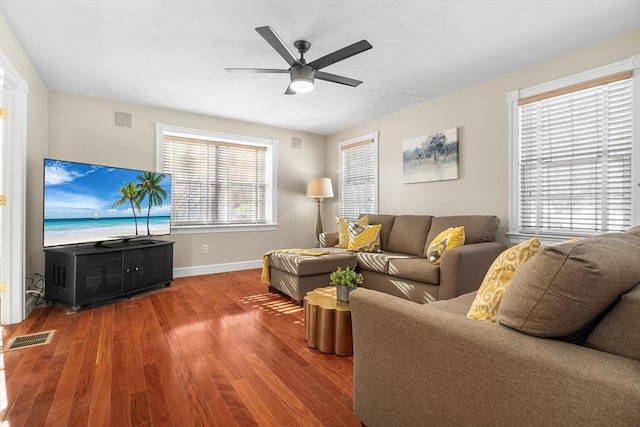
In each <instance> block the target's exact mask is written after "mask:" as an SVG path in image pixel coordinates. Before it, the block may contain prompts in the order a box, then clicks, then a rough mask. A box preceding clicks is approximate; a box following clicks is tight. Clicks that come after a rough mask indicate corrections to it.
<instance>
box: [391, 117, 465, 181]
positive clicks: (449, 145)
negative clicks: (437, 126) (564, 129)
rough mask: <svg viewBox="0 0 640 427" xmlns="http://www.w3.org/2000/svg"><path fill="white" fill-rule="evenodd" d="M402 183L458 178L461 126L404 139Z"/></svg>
mask: <svg viewBox="0 0 640 427" xmlns="http://www.w3.org/2000/svg"><path fill="white" fill-rule="evenodd" d="M402 172H403V182H404V183H405V184H411V183H414V182H429V181H444V180H449V179H458V128H451V129H447V130H443V131H440V132H435V133H432V134H430V135H425V136H419V137H416V138H411V139H406V140H404V141H402Z"/></svg>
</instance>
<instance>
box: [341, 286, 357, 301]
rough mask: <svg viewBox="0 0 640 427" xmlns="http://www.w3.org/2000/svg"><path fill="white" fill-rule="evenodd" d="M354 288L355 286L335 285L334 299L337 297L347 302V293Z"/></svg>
mask: <svg viewBox="0 0 640 427" xmlns="http://www.w3.org/2000/svg"><path fill="white" fill-rule="evenodd" d="M355 288H356V287H355V286H353V287H348V286H342V285H336V299H338V300H340V301H346V302H349V294H350V293H351V292H352V291H353V290H354V289H355Z"/></svg>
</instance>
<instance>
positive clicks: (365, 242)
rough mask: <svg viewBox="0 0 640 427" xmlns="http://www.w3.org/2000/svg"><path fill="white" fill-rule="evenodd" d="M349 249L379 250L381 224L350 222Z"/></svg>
mask: <svg viewBox="0 0 640 427" xmlns="http://www.w3.org/2000/svg"><path fill="white" fill-rule="evenodd" d="M347 228H348V229H349V244H348V245H347V250H348V251H362V252H378V250H379V249H380V229H381V228H382V225H381V224H376V225H361V224H358V223H355V222H350V223H349V225H348V227H347Z"/></svg>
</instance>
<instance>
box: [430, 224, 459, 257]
mask: <svg viewBox="0 0 640 427" xmlns="http://www.w3.org/2000/svg"><path fill="white" fill-rule="evenodd" d="M464 238H465V236H464V226H460V227H449V228H447V229H446V230H444V231H443V232H442V233H440V234H438V235H437V236H436V238H435V239H433V240H432V241H431V244H430V245H429V249H427V258H429V261H431V262H432V263H433V264H435V265H439V264H440V261H441V260H442V255H443V254H444V253H445V252H446V251H447V250H449V249H451V248H455V247H456V246H462V245H464Z"/></svg>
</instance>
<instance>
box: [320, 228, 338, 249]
mask: <svg viewBox="0 0 640 427" xmlns="http://www.w3.org/2000/svg"><path fill="white" fill-rule="evenodd" d="M318 241H319V242H320V247H321V248H332V247H334V246H335V245H337V244H338V232H337V231H334V232H329V233H320V235H319V236H318Z"/></svg>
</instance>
